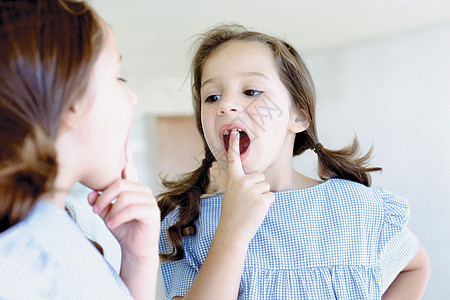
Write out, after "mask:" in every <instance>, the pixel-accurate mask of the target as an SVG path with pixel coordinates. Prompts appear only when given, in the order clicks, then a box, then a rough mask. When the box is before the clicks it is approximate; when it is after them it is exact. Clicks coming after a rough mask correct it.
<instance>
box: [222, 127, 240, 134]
mask: <svg viewBox="0 0 450 300" xmlns="http://www.w3.org/2000/svg"><path fill="white" fill-rule="evenodd" d="M233 129H236V130H237V131H242V129H240V128H233ZM233 129H231V130H225V131H224V132H223V135H229V134H230V131H232V130H233Z"/></svg>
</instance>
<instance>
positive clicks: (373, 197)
mask: <svg viewBox="0 0 450 300" xmlns="http://www.w3.org/2000/svg"><path fill="white" fill-rule="evenodd" d="M323 185H324V189H325V190H326V193H327V194H328V195H330V196H333V197H334V198H339V199H347V200H349V201H354V200H360V201H363V202H371V203H374V204H378V205H380V206H383V207H384V206H386V205H388V204H393V203H397V204H398V205H401V206H405V205H406V206H407V201H406V199H405V198H403V197H401V196H399V195H397V194H396V193H393V192H390V191H387V190H385V189H382V188H372V187H368V186H365V185H363V184H361V183H358V182H354V181H349V180H344V179H329V180H328V181H326V182H325V183H324V184H323Z"/></svg>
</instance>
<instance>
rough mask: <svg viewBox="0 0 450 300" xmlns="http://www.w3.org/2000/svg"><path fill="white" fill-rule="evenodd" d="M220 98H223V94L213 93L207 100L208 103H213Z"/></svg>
mask: <svg viewBox="0 0 450 300" xmlns="http://www.w3.org/2000/svg"><path fill="white" fill-rule="evenodd" d="M220 98H222V96H219V95H211V96H208V97H206V99H205V102H207V103H213V102H216V101H217V100H220Z"/></svg>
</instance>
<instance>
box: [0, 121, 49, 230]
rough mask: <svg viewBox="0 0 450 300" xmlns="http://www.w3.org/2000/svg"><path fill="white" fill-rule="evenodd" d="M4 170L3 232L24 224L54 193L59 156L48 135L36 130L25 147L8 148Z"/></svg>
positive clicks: (0, 170)
mask: <svg viewBox="0 0 450 300" xmlns="http://www.w3.org/2000/svg"><path fill="white" fill-rule="evenodd" d="M8 148H9V149H8V150H9V151H7V152H6V153H2V154H4V155H5V156H6V157H2V159H1V166H0V199H1V201H0V226H1V227H0V232H3V231H5V230H6V229H8V228H9V227H11V226H13V225H14V224H16V223H18V222H19V221H21V220H22V219H23V218H25V216H26V215H27V214H28V213H29V212H30V211H31V210H32V209H33V207H34V205H35V204H36V202H37V200H38V198H39V197H40V196H41V195H42V194H44V193H47V192H49V191H50V190H51V189H52V186H53V182H54V180H55V177H56V172H57V163H56V152H55V148H54V146H53V143H52V142H51V141H50V138H49V137H48V135H47V134H46V133H45V132H44V131H43V130H42V129H41V128H40V127H35V128H33V129H32V130H31V131H30V132H29V134H28V135H27V136H26V137H25V139H24V141H23V143H22V144H21V145H17V144H16V145H14V144H13V145H8Z"/></svg>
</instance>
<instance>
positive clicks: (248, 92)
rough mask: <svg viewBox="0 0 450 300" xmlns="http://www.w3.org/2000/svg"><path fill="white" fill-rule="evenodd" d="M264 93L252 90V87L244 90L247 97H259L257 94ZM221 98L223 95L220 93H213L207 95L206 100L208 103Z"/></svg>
mask: <svg viewBox="0 0 450 300" xmlns="http://www.w3.org/2000/svg"><path fill="white" fill-rule="evenodd" d="M262 93H263V91H259V90H252V89H249V90H245V91H244V92H243V94H244V95H245V96H247V97H257V96H260V95H261V94H262ZM216 97H219V99H215V100H213V98H216ZM220 98H222V96H219V95H211V96H208V97H206V99H205V102H206V103H213V102H216V101H218V100H220Z"/></svg>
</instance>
